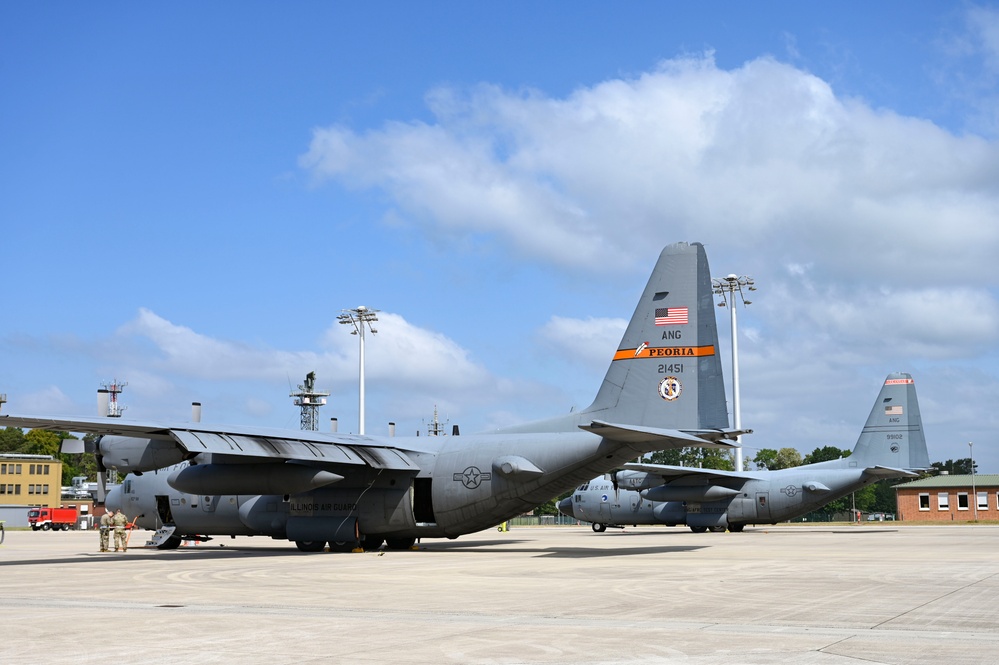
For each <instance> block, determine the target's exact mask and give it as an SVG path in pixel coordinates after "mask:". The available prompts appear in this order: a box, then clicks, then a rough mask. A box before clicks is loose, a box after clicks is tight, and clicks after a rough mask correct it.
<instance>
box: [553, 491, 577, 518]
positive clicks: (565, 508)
mask: <svg viewBox="0 0 999 665" xmlns="http://www.w3.org/2000/svg"><path fill="white" fill-rule="evenodd" d="M557 507H558V511H559V512H560V513H562V514H563V515H565V516H566V517H574V515H573V514H572V497H571V496H569V497H566V498H564V499H562V500H561V501H559V502H558V506H557Z"/></svg>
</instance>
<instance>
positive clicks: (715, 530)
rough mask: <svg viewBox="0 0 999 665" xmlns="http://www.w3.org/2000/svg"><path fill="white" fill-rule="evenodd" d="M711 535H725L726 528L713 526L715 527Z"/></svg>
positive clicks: (712, 528)
mask: <svg viewBox="0 0 999 665" xmlns="http://www.w3.org/2000/svg"><path fill="white" fill-rule="evenodd" d="M711 533H725V527H723V526H713V527H711Z"/></svg>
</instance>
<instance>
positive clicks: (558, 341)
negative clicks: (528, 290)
mask: <svg viewBox="0 0 999 665" xmlns="http://www.w3.org/2000/svg"><path fill="white" fill-rule="evenodd" d="M627 326H628V322H627V321H625V320H624V319H609V318H598V317H592V316H591V317H588V318H586V319H574V318H568V317H564V316H553V317H552V318H551V319H550V320H549V321H548V323H546V324H545V325H544V326H542V328H541V330H540V331H539V336H540V338H541V340H542V343H543V344H544V345H545V346H546V347H547V348H548V349H549V350H550V353H552V354H556V355H558V356H561V357H563V358H565V359H566V360H570V361H572V362H578V363H582V364H586V365H592V366H594V367H598V368H599V367H605V366H606V365H607V362H608V359H609V358H611V357H613V355H614V351H615V350H616V349H617V345H618V343H620V341H621V337H622V336H623V335H624V330H625V328H627Z"/></svg>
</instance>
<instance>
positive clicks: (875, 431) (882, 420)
mask: <svg viewBox="0 0 999 665" xmlns="http://www.w3.org/2000/svg"><path fill="white" fill-rule="evenodd" d="M846 459H847V460H848V461H849V462H850V465H851V466H858V467H859V466H861V465H864V466H867V467H872V466H885V467H890V468H894V469H907V470H916V469H928V468H929V466H930V457H929V453H927V451H926V437H925V436H924V435H923V421H922V418H921V417H920V415H919V402H917V401H916V384H915V382H914V381H913V380H912V376H910V375H909V374H905V373H903V372H896V373H893V374H889V375H888V378H886V379H885V382H884V385H883V386H882V387H881V392H880V393H879V394H878V398H877V400H876V401H875V402H874V408H873V409H871V415H870V416H868V418H867V424H866V425H864V429H863V430H862V431H861V433H860V438H859V439H858V440H857V445H856V447H855V448H854V449H853V453H852V454H851V455H850V456H849V457H848V458H846Z"/></svg>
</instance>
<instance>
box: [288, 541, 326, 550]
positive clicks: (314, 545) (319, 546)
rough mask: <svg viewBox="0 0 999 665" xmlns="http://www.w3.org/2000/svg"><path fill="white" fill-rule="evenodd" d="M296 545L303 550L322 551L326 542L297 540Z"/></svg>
mask: <svg viewBox="0 0 999 665" xmlns="http://www.w3.org/2000/svg"><path fill="white" fill-rule="evenodd" d="M295 547H297V548H298V549H299V551H301V552H322V551H323V549H324V548H325V547H326V543H325V542H324V541H322V540H296V541H295Z"/></svg>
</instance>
